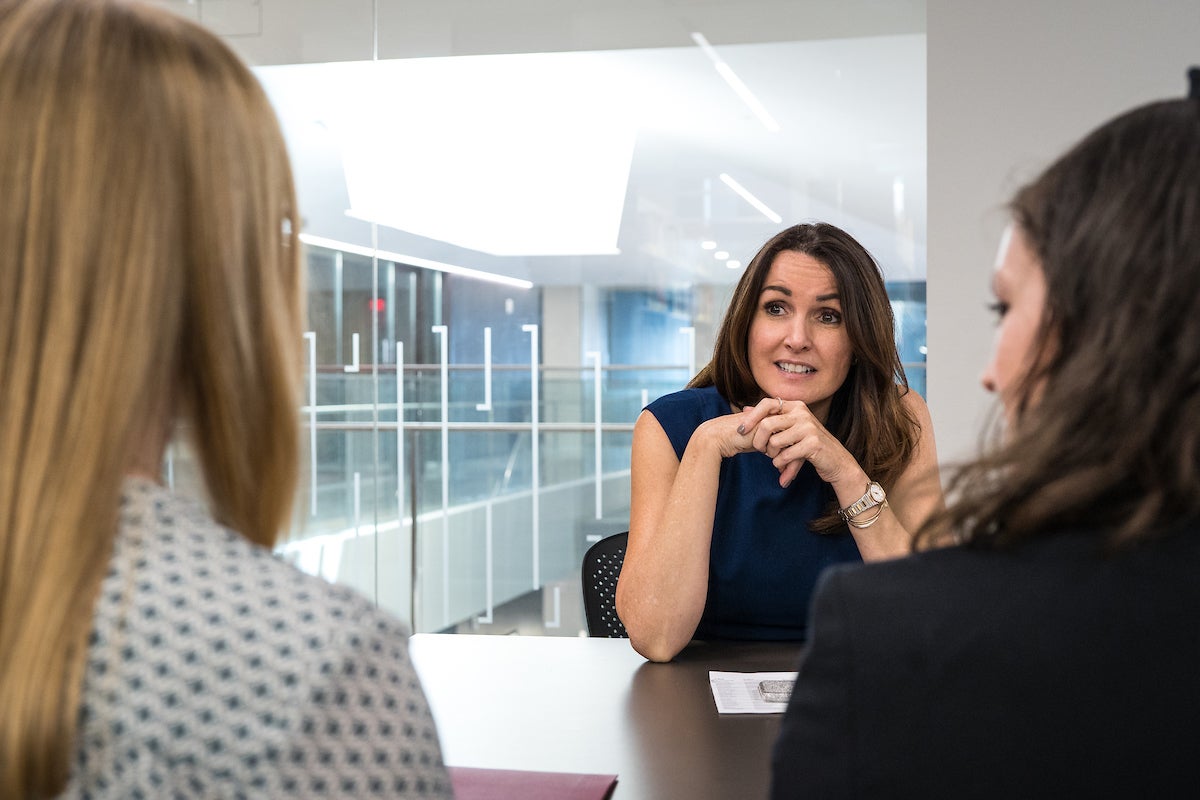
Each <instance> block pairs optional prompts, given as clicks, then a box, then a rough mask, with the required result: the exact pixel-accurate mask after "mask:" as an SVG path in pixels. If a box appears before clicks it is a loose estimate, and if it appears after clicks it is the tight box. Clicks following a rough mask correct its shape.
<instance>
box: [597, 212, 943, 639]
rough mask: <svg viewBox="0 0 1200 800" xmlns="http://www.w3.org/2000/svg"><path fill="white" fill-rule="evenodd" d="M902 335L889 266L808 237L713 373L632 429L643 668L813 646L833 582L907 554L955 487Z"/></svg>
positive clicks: (832, 233)
mask: <svg viewBox="0 0 1200 800" xmlns="http://www.w3.org/2000/svg"><path fill="white" fill-rule="evenodd" d="M894 336H895V333H894V323H893V317H892V310H891V304H890V303H889V301H888V297H887V292H886V289H885V287H884V282H883V276H882V274H881V273H880V270H879V267H878V265H877V264H876V263H875V261H874V259H872V258H871V256H870V254H869V253H868V252H867V251H866V250H865V249H863V247H862V245H860V244H859V243H858V242H857V241H855V240H854V239H853V237H851V236H850V235H849V234H847V233H846V232H845V231H843V230H841V229H839V228H837V227H834V226H833V225H828V224H823V223H817V224H811V225H796V226H793V227H791V228H788V229H787V230H784V231H782V232H781V233H779V234H777V235H776V236H775V237H773V238H772V239H771V240H770V241H768V242H767V243H766V244H765V245H764V246H763V247H762V249H761V250H759V252H758V254H757V255H756V256H755V257H754V259H753V260H752V261H751V262H750V265H749V266H748V267H747V269H746V271H745V273H744V274H743V275H742V278H741V280H740V281H739V282H738V285H737V288H736V289H735V290H734V294H733V299H732V301H731V303H730V306H729V309H728V311H727V312H726V315H725V319H724V321H723V322H722V324H721V329H720V331H719V332H718V334H717V341H716V346H715V348H714V353H713V358H712V361H711V362H710V363H709V364H708V365H707V366H705V367H704V369H702V370H701V371H700V373H699V374H698V375H696V377H695V378H693V380H692V382H691V383H690V384H689V386H688V388H687V389H684V390H683V391H680V392H676V393H674V394H670V395H667V396H665V397H662V398H659V399H658V400H656V401H655V402H653V403H651V404H650V405H649V406H648V407H647V408H646V410H645V411H644V412H643V413H642V415H641V416H640V417H639V418H638V422H637V425H636V426H635V428H634V435H633V456H632V479H631V480H632V497H631V509H630V526H629V546H628V551H627V554H626V556H625V562H624V566H623V567H622V570H621V576H620V580H619V581H618V584H617V611H618V614H619V616H620V618H621V621H622V622H623V623H624V625H625V628H626V630H627V631H628V633H629V636H630V639H631V641H632V644H633V646H634V648H636V649H637V650H638V652H640V653H642V654H643V655H645V656H646V657H647V658H650V659H652V660H656V661H666V660H669V659H671V658H673V657H674V656H675V654H676V653H678V652H679V650H680V649H682V648H683V646H684V645H685V644H687V642H688V641H689V640H691V639H692V638H694V637H695V638H729V639H802V638H804V635H805V625H806V622H807V616H808V598H809V595H810V593H811V591H812V588H813V586H814V584H815V582H816V578H817V575H818V574H819V573H820V571H821V570H822V569H823V568H824V567H826V566H828V565H829V564H833V563H838V562H843V561H858V560H860V559H864V558H865V559H879V558H886V557H890V556H897V555H902V554H904V553H907V552H909V551H910V549H911V536H910V532H912V531H915V530H916V529H917V528H918V527H919V526H920V524H921V523H922V522H924V521H925V519H926V518H927V517H928V516H929V514H930V513H931V512H933V511H934V510H936V509H937V508H939V507H940V503H941V488H940V484H939V481H938V472H937V457H936V454H935V450H934V443H933V431H932V426H931V423H930V420H929V412H928V410H927V409H926V407H925V403H924V401H923V400H922V399H921V398H920V397H919V396H918V395H917V394H916V393H915V392H912V391H910V390H909V389H908V384H907V381H906V380H905V377H904V370H903V368H902V367H901V365H900V358H899V355H898V353H897V352H896V345H895V340H894Z"/></svg>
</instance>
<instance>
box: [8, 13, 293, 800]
mask: <svg viewBox="0 0 1200 800" xmlns="http://www.w3.org/2000/svg"><path fill="white" fill-rule="evenodd" d="M0 108H3V109H4V112H3V113H4V123H3V124H2V125H0V186H3V187H4V200H3V202H0V375H3V380H0V796H3V797H14V798H20V797H46V796H51V795H53V794H56V793H57V792H59V791H60V790H61V789H62V787H63V786H64V783H65V781H66V779H67V774H68V770H69V766H70V757H71V753H72V746H73V744H74V742H73V740H74V736H75V730H76V720H77V716H78V713H79V702H80V697H79V695H80V689H81V683H82V678H83V671H84V663H85V655H86V650H87V639H88V633H89V630H90V628H91V622H92V610H93V605H94V602H95V595H96V591H97V589H98V586H99V583H100V580H101V578H102V577H103V575H104V573H105V571H106V569H107V564H108V558H109V555H110V552H111V549H112V542H113V538H114V536H115V533H116V521H117V513H118V502H119V496H120V492H121V484H122V481H123V475H124V474H125V473H126V471H127V470H129V469H130V468H131V463H130V462H131V458H132V456H131V448H132V447H133V446H134V444H133V443H136V442H138V441H141V440H143V439H145V438H146V436H147V433H146V430H145V429H146V427H147V425H148V424H149V423H148V420H156V419H162V418H163V417H164V415H168V414H169V415H171V416H172V417H180V418H183V419H185V420H186V421H187V422H188V423H189V427H190V428H191V429H192V431H193V432H194V438H195V447H196V449H197V450H198V452H199V456H200V461H201V464H202V468H203V472H204V476H205V481H206V486H207V489H208V493H209V496H210V500H211V503H212V506H213V509H214V514H215V515H216V516H217V518H218V519H220V520H221V521H222V522H224V523H226V524H228V525H230V526H231V527H234V528H236V529H238V530H239V531H241V532H242V533H243V534H244V535H246V536H247V537H248V538H249V539H251V540H253V541H255V542H258V543H260V544H264V545H269V544H271V543H272V542H273V541H274V539H275V537H276V534H277V532H278V531H279V530H280V527H281V525H283V524H285V522H286V520H287V517H288V514H289V512H290V508H291V504H292V500H293V493H294V490H295V482H296V468H297V464H296V461H297V449H298V441H297V432H298V426H297V419H296V410H297V402H298V393H297V386H298V383H297V378H298V368H299V362H300V347H299V345H300V332H301V330H302V327H301V299H302V292H303V286H302V276H301V272H300V268H299V244H298V241H297V236H298V234H299V220H298V217H297V215H296V209H295V200H294V191H293V186H292V179H291V175H290V170H289V166H288V162H287V156H286V151H285V149H284V144H283V140H282V136H281V135H280V132H279V128H278V124H277V122H276V121H275V118H274V116H273V113H272V111H271V109H270V106H269V104H268V102H267V99H266V97H265V95H264V93H263V92H262V90H261V88H260V86H259V85H258V83H257V81H256V80H255V79H254V77H253V75H252V74H251V73H250V72H249V71H248V70H247V69H246V68H245V66H244V65H242V64H241V62H240V61H239V60H238V59H237V58H236V57H235V56H234V55H233V53H232V52H231V51H230V50H229V48H228V47H226V46H225V45H224V44H223V43H222V42H221V41H220V40H219V39H217V38H216V37H215V36H213V35H212V34H210V33H208V32H206V31H204V30H203V29H202V28H200V27H199V26H197V25H195V24H194V23H190V22H188V21H186V20H184V19H182V18H179V17H177V16H175V15H173V14H170V13H168V12H165V11H161V10H155V9H151V8H148V7H138V6H133V5H129V4H126V3H121V2H117V0H0ZM163 424H166V423H165V422H164V423H163Z"/></svg>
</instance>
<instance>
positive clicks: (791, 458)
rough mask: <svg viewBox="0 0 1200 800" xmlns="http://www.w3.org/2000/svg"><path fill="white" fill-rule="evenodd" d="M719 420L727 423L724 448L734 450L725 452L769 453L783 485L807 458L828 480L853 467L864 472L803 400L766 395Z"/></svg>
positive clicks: (796, 472) (726, 453) (822, 477)
mask: <svg viewBox="0 0 1200 800" xmlns="http://www.w3.org/2000/svg"><path fill="white" fill-rule="evenodd" d="M720 419H722V420H724V421H725V425H727V426H728V428H726V431H727V433H726V436H725V437H722V438H726V437H727V438H726V447H723V448H722V450H723V451H725V450H726V449H727V448H728V449H730V450H732V452H725V455H733V454H735V453H749V452H751V451H753V450H757V451H758V452H760V453H764V454H766V455H767V457H769V458H770V459H771V463H772V464H774V465H775V468H776V469H777V470H779V485H780V486H783V487H787V486H790V485H791V483H792V481H793V480H795V479H796V475H797V474H798V473H799V472H800V468H801V467H803V466H804V462H805V461H809V462H812V465H813V467H815V468H816V470H817V474H818V475H820V476H821V479H822V480H824V481H825V482H827V483H835V482H837V480H838V479H839V478H840V477H842V476H843V475H845V474H847V472H848V471H850V470H859V471H861V469H860V467H859V466H858V462H857V461H855V460H854V457H853V456H851V455H850V453H849V451H847V450H846V448H845V447H843V446H842V443H841V442H839V441H838V440H837V438H836V437H835V436H834V435H833V434H831V433H830V432H829V431H828V430H827V429H826V428H825V426H824V425H822V424H821V422H820V421H819V420H818V419H817V418H816V416H815V415H814V414H813V413H812V411H811V410H810V409H809V407H808V405H807V404H805V403H804V402H802V401H800V400H780V399H779V398H776V397H766V398H763V399H762V400H760V401H759V402H758V403H757V404H755V405H753V406H746V407H745V408H743V409H742V410H741V411H739V412H735V413H733V414H730V415H728V416H726V417H722V418H720Z"/></svg>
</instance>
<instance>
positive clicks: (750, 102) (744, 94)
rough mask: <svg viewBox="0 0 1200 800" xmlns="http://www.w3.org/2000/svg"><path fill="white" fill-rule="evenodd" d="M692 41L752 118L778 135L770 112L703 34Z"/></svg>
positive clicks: (698, 34) (777, 125)
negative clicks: (749, 112)
mask: <svg viewBox="0 0 1200 800" xmlns="http://www.w3.org/2000/svg"><path fill="white" fill-rule="evenodd" d="M692 41H693V42H695V43H696V44H697V45H698V46H699V47H700V49H701V50H703V51H704V55H706V56H708V60H709V61H711V62H712V63H713V67H715V68H716V70H717V74H718V75H720V76H721V77H722V78H724V79H725V82H726V83H728V84H729V86H730V88H732V89H733V91H735V92H737V96H738V97H740V98H741V99H742V102H743V103H745V104H746V106H747V108H749V109H750V110H751V111H752V112H754V116H756V117H758V121H759V122H761V123H762V124H763V127H764V128H766V129H767V130H768V131H770V132H771V133H779V123H778V122H776V121H775V118H774V117H772V116H771V112H769V111H767V109H766V107H765V106H763V104H762V103H761V102H759V100H758V98H757V97H755V96H754V92H752V91H750V87H748V86H746V84H744V83H742V79H741V78H739V77H738V76H737V73H735V72H734V71H733V68H732V67H730V66H729V65H728V64H726V63H725V62H724V61H723V60H722V59H721V57H720V56H719V55H717V51H716V50H714V49H713V46H712V45H711V44H709V43H708V39H706V38H705V36H704V34H703V33H698V32H697V33H693V34H692Z"/></svg>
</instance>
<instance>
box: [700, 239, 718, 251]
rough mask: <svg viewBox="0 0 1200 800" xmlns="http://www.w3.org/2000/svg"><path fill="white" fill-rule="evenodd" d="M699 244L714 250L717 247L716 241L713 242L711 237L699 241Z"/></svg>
mask: <svg viewBox="0 0 1200 800" xmlns="http://www.w3.org/2000/svg"><path fill="white" fill-rule="evenodd" d="M700 246H701V247H703V248H704V249H705V250H716V249H717V243H716V242H714V241H713V240H712V239H706V240H705V241H703V242H701V243H700Z"/></svg>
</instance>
